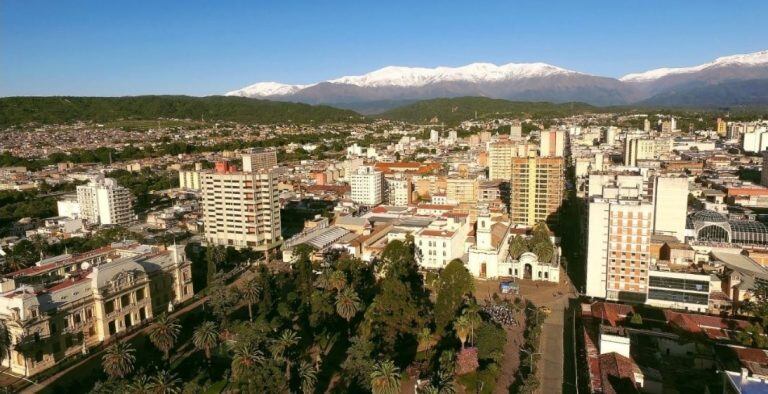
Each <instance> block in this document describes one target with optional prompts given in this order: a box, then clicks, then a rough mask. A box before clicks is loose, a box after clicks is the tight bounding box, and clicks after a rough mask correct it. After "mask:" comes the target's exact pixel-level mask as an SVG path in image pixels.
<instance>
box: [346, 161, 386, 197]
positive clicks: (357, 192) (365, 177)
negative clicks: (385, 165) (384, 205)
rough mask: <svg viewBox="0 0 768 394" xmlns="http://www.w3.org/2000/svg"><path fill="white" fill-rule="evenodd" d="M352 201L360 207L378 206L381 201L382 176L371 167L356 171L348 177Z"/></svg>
mask: <svg viewBox="0 0 768 394" xmlns="http://www.w3.org/2000/svg"><path fill="white" fill-rule="evenodd" d="M349 184H350V187H351V189H352V191H351V194H352V201H354V202H356V203H358V204H362V205H370V206H373V205H379V204H381V202H382V201H383V188H384V174H383V173H382V172H381V171H376V170H375V169H374V168H373V167H371V166H364V167H360V168H358V169H357V171H356V172H355V173H353V174H352V176H350V177H349Z"/></svg>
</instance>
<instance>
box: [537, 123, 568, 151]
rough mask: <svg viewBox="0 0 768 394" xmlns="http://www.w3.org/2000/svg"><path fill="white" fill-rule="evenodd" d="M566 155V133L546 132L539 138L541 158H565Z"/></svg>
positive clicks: (560, 131)
mask: <svg viewBox="0 0 768 394" xmlns="http://www.w3.org/2000/svg"><path fill="white" fill-rule="evenodd" d="M564 153H565V131H564V130H544V131H542V132H541V137H540V138H539V155H540V156H541V157H563V155H564Z"/></svg>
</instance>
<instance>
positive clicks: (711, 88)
mask: <svg viewBox="0 0 768 394" xmlns="http://www.w3.org/2000/svg"><path fill="white" fill-rule="evenodd" d="M767 86H768V50H766V51H760V52H755V53H750V54H743V55H733V56H725V57H720V58H717V59H715V60H714V61H712V62H709V63H705V64H701V65H698V66H693V67H680V68H659V69H655V70H650V71H646V72H642V73H633V74H627V75H625V76H623V77H621V78H610V77H602V76H597V75H590V74H586V73H582V72H578V71H573V70H568V69H564V68H561V67H557V66H553V65H550V64H545V63H509V64H505V65H501V66H497V65H494V64H490V63H473V64H469V65H466V66H462V67H436V68H423V67H396V66H390V67H384V68H382V69H379V70H376V71H373V72H370V73H368V74H364V75H358V76H346V77H341V78H337V79H331V80H328V81H322V82H318V83H315V84H308V85H289V84H282V83H277V82H260V83H256V84H253V85H250V86H246V87H244V88H242V89H239V90H235V91H231V92H228V93H226V95H228V96H241V97H250V98H260V99H269V100H276V101H290V102H300V103H307V104H325V105H332V106H335V107H340V108H347V109H353V110H356V111H359V112H363V113H377V112H382V111H385V110H387V109H391V108H394V107H397V106H400V105H403V104H406V103H409V102H413V101H417V100H424V99H432V98H450V97H462V96H481V97H488V98H499V99H507V100H518V101H549V102H554V103H562V102H573V101H579V102H585V103H589V104H592V105H600V106H605V105H628V104H640V105H665V106H681V107H687V106H688V107H690V106H709V107H731V106H751V105H766V104H768V90H767V89H765V87H767Z"/></svg>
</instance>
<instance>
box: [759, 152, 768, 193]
mask: <svg viewBox="0 0 768 394" xmlns="http://www.w3.org/2000/svg"><path fill="white" fill-rule="evenodd" d="M760 184H761V185H763V186H766V187H768V152H763V167H762V170H761V171H760Z"/></svg>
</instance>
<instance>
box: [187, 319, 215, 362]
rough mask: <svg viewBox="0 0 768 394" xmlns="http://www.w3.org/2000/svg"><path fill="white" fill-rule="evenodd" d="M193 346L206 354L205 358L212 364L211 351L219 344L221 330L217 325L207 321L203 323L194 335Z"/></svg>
mask: <svg viewBox="0 0 768 394" xmlns="http://www.w3.org/2000/svg"><path fill="white" fill-rule="evenodd" d="M192 344H193V345H195V348H197V349H199V350H202V351H203V352H205V358H206V359H208V362H209V363H210V362H211V351H212V350H213V348H215V347H216V346H217V345H218V344H219V330H218V327H216V323H214V322H212V321H206V322H203V323H201V324H200V325H199V326H197V328H196V329H195V332H194V333H192Z"/></svg>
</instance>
